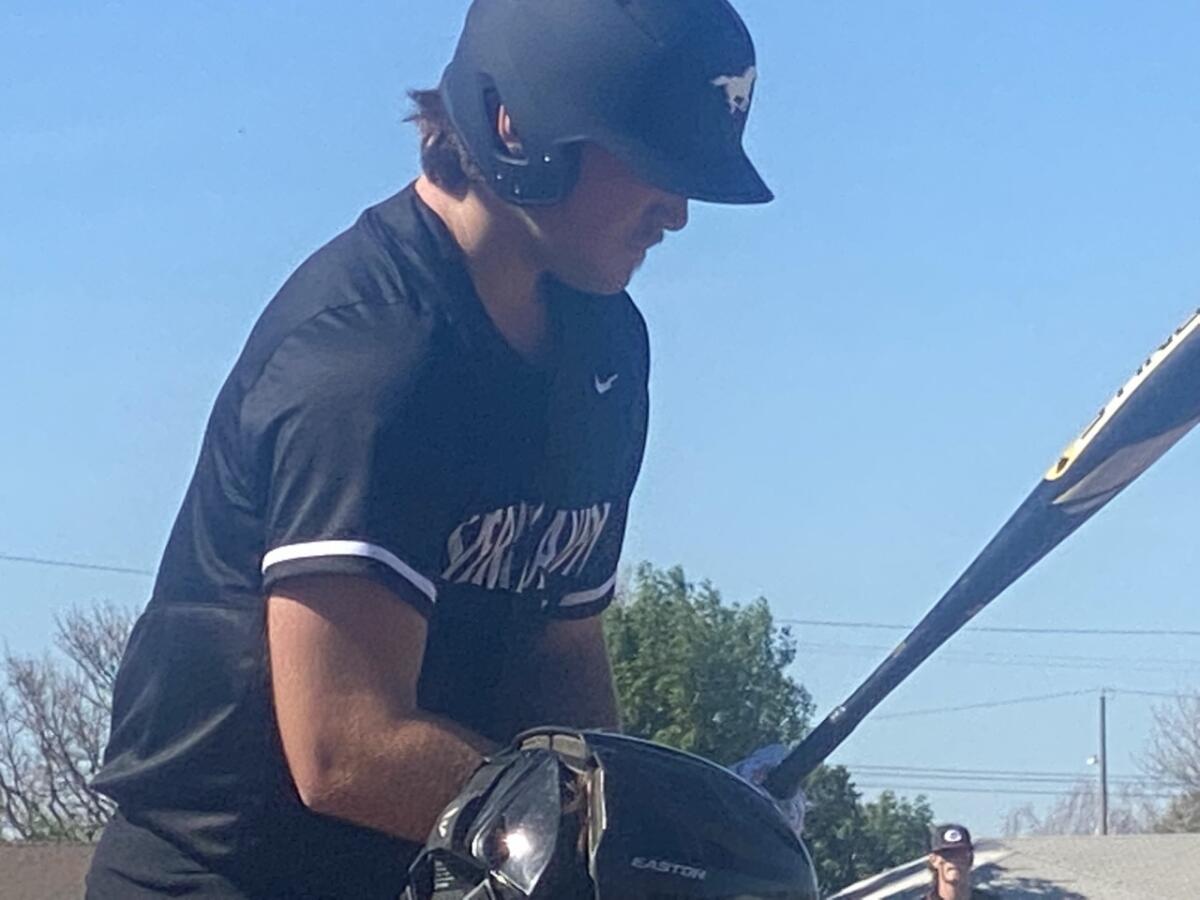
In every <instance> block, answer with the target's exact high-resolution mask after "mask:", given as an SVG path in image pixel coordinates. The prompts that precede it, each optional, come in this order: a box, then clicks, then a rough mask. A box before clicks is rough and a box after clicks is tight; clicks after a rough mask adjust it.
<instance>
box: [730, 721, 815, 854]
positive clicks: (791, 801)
mask: <svg viewBox="0 0 1200 900" xmlns="http://www.w3.org/2000/svg"><path fill="white" fill-rule="evenodd" d="M787 754H788V748H787V747H785V746H784V745H783V744H771V745H770V746H768V747H763V748H761V749H759V750H755V751H754V752H753V753H751V754H750V755H749V756H747V757H746V758H745V759H743V760H740V761H738V762H735V763H734V764H733V765H732V766H730V767H729V769H730V771H732V772H733V773H734V774H735V775H740V776H741V777H742V778H743V779H745V780H746V781H748V782H750V783H751V784H752V785H754V786H755V787H756V788H758V789H759V790H760V791H761V792H762V793H763V794H765V795H766V796H768V797H770V798H771V801H772V802H773V803H774V804H775V806H776V807H777V808H778V809H779V812H780V813H782V814H783V817H784V818H785V819H786V820H787V822H788V824H789V825H791V826H792V831H794V832H796V837H800V836H801V835H803V833H804V813H805V810H806V809H807V808H808V801H807V800H806V798H805V796H804V791H802V790H800V789H799V788H797V789H796V793H795V794H793V795H792V796H791V797H789V798H788V799H786V800H780V799H779V798H778V797H772V796H771V795H770V794H769V793H767V790H766V788H764V787H763V786H762V783H763V779H765V778H766V777H767V773H768V772H770V771H771V770H772V769H773V768H775V767H776V766H777V765H779V763H781V762H782V761H783V758H784V757H785V756H787Z"/></svg>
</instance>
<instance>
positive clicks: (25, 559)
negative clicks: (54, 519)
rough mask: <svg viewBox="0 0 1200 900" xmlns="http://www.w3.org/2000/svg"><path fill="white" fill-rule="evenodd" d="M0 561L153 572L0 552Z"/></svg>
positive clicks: (127, 572) (126, 571) (63, 567)
mask: <svg viewBox="0 0 1200 900" xmlns="http://www.w3.org/2000/svg"><path fill="white" fill-rule="evenodd" d="M0 562H13V563H25V564H28V565H31V566H48V567H50V568H55V569H85V570H87V571H90V572H115V573H116V574H118V575H148V576H151V577H153V575H154V572H152V571H150V570H149V569H130V568H126V567H125V566H108V565H101V564H99V563H86V562H76V561H74V560H68V559H46V558H44V557H40V556H13V555H11V554H8V553H0Z"/></svg>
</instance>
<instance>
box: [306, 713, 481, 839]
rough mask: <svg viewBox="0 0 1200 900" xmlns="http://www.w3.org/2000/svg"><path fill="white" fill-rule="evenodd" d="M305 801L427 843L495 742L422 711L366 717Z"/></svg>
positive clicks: (312, 781)
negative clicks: (443, 813)
mask: <svg viewBox="0 0 1200 900" xmlns="http://www.w3.org/2000/svg"><path fill="white" fill-rule="evenodd" d="M342 744H343V745H342V746H341V747H339V748H335V749H333V750H332V752H331V753H330V754H329V755H328V756H327V758H326V760H325V763H324V764H323V765H322V767H321V768H322V771H321V772H320V773H319V774H317V775H315V776H310V777H308V778H306V779H305V784H304V785H302V786H301V785H299V784H298V786H300V787H301V798H302V800H303V801H304V803H305V805H306V806H307V807H308V808H309V809H311V810H313V811H314V812H317V813H321V814H322V815H327V816H332V817H334V818H338V819H345V820H347V821H350V822H354V823H356V824H358V825H365V826H367V827H368V828H374V829H376V830H378V831H383V832H386V833H388V834H391V835H394V836H396V837H401V838H405V839H407V840H410V841H415V842H417V843H422V842H424V841H425V839H426V838H427V837H428V835H429V831H430V829H431V828H432V827H433V824H434V822H435V821H436V820H437V817H438V815H439V814H440V813H441V811H442V810H443V809H444V808H445V807H446V805H447V804H448V803H449V802H450V801H451V800H453V799H454V797H455V796H456V795H457V794H458V792H459V790H460V789H461V788H462V786H463V784H464V783H465V782H466V781H467V779H468V778H469V777H470V776H471V773H472V772H474V771H475V769H476V768H478V766H479V764H480V763H481V762H482V761H483V756H484V754H485V753H489V752H491V751H492V750H493V749H494V746H493V745H492V744H491V743H490V742H488V741H487V740H485V739H484V738H482V737H480V736H479V735H477V734H474V733H473V732H470V731H468V730H466V729H465V728H461V727H459V726H458V725H455V724H454V723H453V722H450V721H449V720H448V719H444V718H441V717H439V716H434V715H430V714H427V713H422V712H419V711H418V712H414V713H411V714H409V715H407V716H406V717H405V718H402V719H392V718H390V717H389V718H387V719H383V718H382V717H380V718H377V719H375V720H374V721H369V720H368V719H366V718H363V719H361V720H360V721H358V722H357V723H355V724H354V725H353V726H352V727H350V728H348V729H347V733H345V734H344V735H343V736H342Z"/></svg>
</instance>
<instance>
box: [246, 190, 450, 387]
mask: <svg viewBox="0 0 1200 900" xmlns="http://www.w3.org/2000/svg"><path fill="white" fill-rule="evenodd" d="M436 260H437V248H436V247H435V246H432V245H431V243H430V240H429V238H428V235H427V233H426V231H425V228H424V226H423V223H422V222H421V221H420V217H419V215H418V214H417V213H416V210H415V209H414V208H413V200H412V197H411V190H410V189H409V190H405V191H402V192H401V193H399V194H397V195H395V196H394V197H392V198H389V199H388V200H385V201H384V202H383V203H380V204H378V205H376V206H373V207H371V208H369V209H367V210H366V211H365V212H363V213H362V215H361V216H359V218H358V220H357V221H356V222H355V223H354V224H353V225H352V226H351V227H350V228H348V229H346V230H345V231H343V232H342V233H341V234H339V235H338V236H337V237H335V238H334V239H333V240H331V241H330V242H329V243H327V244H325V245H324V246H323V247H321V248H320V249H319V250H317V251H316V252H315V253H313V254H312V255H311V256H309V257H308V259H306V260H305V261H304V262H303V263H301V265H300V266H299V267H298V268H297V269H296V270H295V272H293V273H292V275H291V276H290V277H289V278H288V279H287V280H286V281H285V282H284V284H283V286H282V287H281V288H280V289H279V291H278V292H277V293H276V295H275V296H274V297H273V298H272V300H271V301H270V303H269V304H268V305H267V307H266V309H264V310H263V312H262V314H261V316H260V317H259V319H258V322H257V323H256V324H255V326H254V329H253V331H252V332H251V334H250V337H249V338H248V340H247V342H246V346H245V349H244V350H243V353H242V357H241V359H240V360H239V363H238V368H239V369H240V370H241V374H242V376H243V378H244V379H245V380H246V381H247V382H253V381H254V380H257V378H258V377H259V376H260V375H261V373H262V372H263V371H264V369H266V368H267V367H269V366H271V365H272V364H277V363H278V362H279V361H280V360H281V359H286V360H289V361H294V362H302V363H303V368H307V369H314V368H316V369H329V368H335V369H345V370H346V374H347V375H349V376H350V377H352V378H353V377H358V376H363V377H366V376H368V375H372V374H374V375H378V374H379V373H386V372H388V371H392V370H397V369H401V370H402V369H404V368H406V367H411V366H413V365H416V364H418V363H419V362H420V361H421V359H422V357H423V355H425V354H427V353H429V352H430V350H431V347H432V346H433V335H434V333H435V331H436V327H437V324H438V322H439V321H440V317H439V309H440V303H439V298H440V295H441V293H442V292H443V290H444V287H443V286H442V285H440V284H439V282H438V277H437V274H436V273H437V263H436ZM355 373H358V375H357V376H356V375H355Z"/></svg>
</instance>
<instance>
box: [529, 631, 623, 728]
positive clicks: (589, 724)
mask: <svg viewBox="0 0 1200 900" xmlns="http://www.w3.org/2000/svg"><path fill="white" fill-rule="evenodd" d="M507 688H508V691H507V692H508V694H509V696H510V697H511V707H512V711H513V713H514V716H515V719H516V721H515V729H516V730H520V729H524V728H530V727H533V726H536V725H546V724H551V725H570V726H573V727H575V728H605V729H613V730H617V729H620V727H621V715H620V709H619V704H618V701H617V692H616V687H615V685H614V683H613V673H612V664H611V663H610V662H609V658H608V651H607V649H606V647H605V646H604V643H603V641H602V640H600V641H593V642H585V643H581V644H576V645H574V646H570V647H562V646H553V645H551V646H546V645H543V646H539V647H537V648H536V649H535V650H533V651H532V652H530V653H529V654H528V655H526V656H525V657H523V658H521V659H520V660H517V661H515V662H514V663H513V665H512V667H511V669H510V672H509V677H508V684H507Z"/></svg>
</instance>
